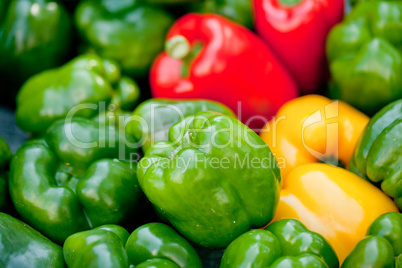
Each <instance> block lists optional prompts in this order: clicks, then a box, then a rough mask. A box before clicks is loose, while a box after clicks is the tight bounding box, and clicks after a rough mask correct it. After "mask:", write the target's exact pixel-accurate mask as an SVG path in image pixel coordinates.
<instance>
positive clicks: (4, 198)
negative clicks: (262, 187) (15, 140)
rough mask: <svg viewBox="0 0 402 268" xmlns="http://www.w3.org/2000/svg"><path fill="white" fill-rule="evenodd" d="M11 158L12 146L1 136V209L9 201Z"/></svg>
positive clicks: (4, 207) (3, 209) (2, 209)
mask: <svg viewBox="0 0 402 268" xmlns="http://www.w3.org/2000/svg"><path fill="white" fill-rule="evenodd" d="M10 159H11V151H10V147H8V144H7V143H6V141H5V140H4V139H3V138H2V137H0V211H5V209H6V208H7V206H8V203H9V200H8V199H9V197H8V196H9V194H8V168H9V164H10Z"/></svg>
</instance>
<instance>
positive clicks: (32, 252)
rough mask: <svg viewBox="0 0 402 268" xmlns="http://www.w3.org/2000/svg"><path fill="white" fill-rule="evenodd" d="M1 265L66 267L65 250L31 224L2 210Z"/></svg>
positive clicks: (0, 218)
mask: <svg viewBox="0 0 402 268" xmlns="http://www.w3.org/2000/svg"><path fill="white" fill-rule="evenodd" d="M0 265H1V267H55V268H59V267H64V260H63V250H62V248H61V247H60V246H59V245H56V244H55V243H53V242H52V241H50V240H49V239H47V238H46V237H44V236H43V235H42V234H41V233H39V232H38V231H36V230H34V229H33V228H32V227H30V226H29V225H27V224H25V223H23V222H21V221H19V220H17V219H15V218H13V217H12V216H10V215H8V214H5V213H1V212H0Z"/></svg>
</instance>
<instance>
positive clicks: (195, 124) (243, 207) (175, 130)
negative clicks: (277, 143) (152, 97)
mask: <svg viewBox="0 0 402 268" xmlns="http://www.w3.org/2000/svg"><path fill="white" fill-rule="evenodd" d="M137 176H138V180H139V182H140V185H141V188H142V189H143V191H144V193H145V195H146V196H147V197H148V199H149V200H150V201H151V202H152V203H153V205H154V206H155V207H156V208H157V209H158V210H159V211H160V212H162V213H164V214H165V216H166V218H167V219H168V220H169V221H170V223H171V224H172V225H173V226H174V227H175V228H176V229H177V230H178V231H179V232H180V233H181V234H182V235H183V236H184V237H185V238H187V239H188V240H190V241H191V242H193V243H194V244H196V245H201V246H203V247H210V248H220V247H225V246H227V245H228V244H229V243H230V242H231V241H232V240H233V239H235V238H236V237H237V236H239V235H240V234H242V233H244V232H245V231H247V230H249V229H250V228H252V227H257V228H258V227H263V226H265V225H266V224H267V223H269V221H270V220H271V219H272V218H273V216H274V214H275V211H276V205H277V201H278V197H279V189H280V187H281V177H280V172H279V168H278V167H277V164H276V161H275V158H274V157H273V155H272V154H271V151H270V150H269V148H268V146H266V144H265V143H264V142H263V141H262V140H261V139H260V138H259V137H258V135H257V134H256V133H255V132H253V131H252V130H251V129H249V128H248V127H246V126H244V125H243V124H242V123H241V122H240V121H238V120H237V119H235V118H233V117H230V116H226V115H223V114H219V113H216V112H199V113H197V114H196V115H194V116H190V117H187V118H186V119H184V120H182V121H180V122H178V123H176V124H175V125H173V126H172V127H171V128H170V131H169V141H165V142H164V141H162V142H158V143H155V144H154V145H153V146H151V147H150V148H149V149H148V150H147V151H146V154H145V157H144V158H142V159H141V161H140V162H139V167H138V170H137ZM206 196H208V198H206Z"/></svg>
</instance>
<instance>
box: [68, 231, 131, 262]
mask: <svg viewBox="0 0 402 268" xmlns="http://www.w3.org/2000/svg"><path fill="white" fill-rule="evenodd" d="M128 237H129V233H128V232H127V231H126V230H125V229H124V228H123V227H121V226H118V225H112V224H110V225H104V226H100V227H98V228H95V229H92V230H89V231H83V232H79V233H76V234H73V235H71V236H69V237H68V238H67V239H66V241H65V242H64V245H63V254H64V259H65V261H66V264H67V266H68V267H69V268H74V267H77V268H78V267H102V268H115V267H116V268H128V267H129V262H128V257H127V253H126V251H125V250H124V245H125V243H126V241H127V238H128Z"/></svg>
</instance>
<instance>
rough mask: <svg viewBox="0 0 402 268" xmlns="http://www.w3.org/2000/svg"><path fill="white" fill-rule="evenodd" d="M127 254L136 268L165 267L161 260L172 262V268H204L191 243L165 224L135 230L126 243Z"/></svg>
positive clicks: (144, 226) (147, 225)
mask: <svg viewBox="0 0 402 268" xmlns="http://www.w3.org/2000/svg"><path fill="white" fill-rule="evenodd" d="M126 252H127V254H128V258H129V260H130V263H131V264H134V265H135V267H142V266H143V267H150V266H149V265H150V263H152V264H154V265H155V266H156V267H165V266H160V265H162V264H161V259H163V260H168V261H170V263H169V264H167V265H170V266H172V267H181V268H185V267H191V268H201V267H202V263H201V260H200V257H199V256H198V254H197V252H196V251H195V249H194V248H193V247H192V246H191V245H190V243H189V242H187V241H186V240H185V239H184V238H183V237H181V236H180V235H179V234H178V233H177V232H176V231H175V230H173V229H172V228H171V227H169V226H167V225H165V224H163V223H148V224H145V225H142V226H140V227H138V228H137V229H135V230H134V232H133V233H132V234H131V235H130V237H129V238H128V241H127V243H126ZM155 263H156V264H157V265H156V264H155ZM173 264H174V265H173ZM137 265H139V266H137ZM147 265H148V266H147ZM158 265H159V266H158ZM170 266H167V267H170Z"/></svg>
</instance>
